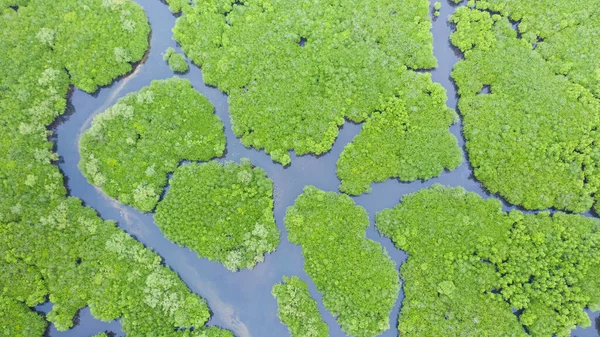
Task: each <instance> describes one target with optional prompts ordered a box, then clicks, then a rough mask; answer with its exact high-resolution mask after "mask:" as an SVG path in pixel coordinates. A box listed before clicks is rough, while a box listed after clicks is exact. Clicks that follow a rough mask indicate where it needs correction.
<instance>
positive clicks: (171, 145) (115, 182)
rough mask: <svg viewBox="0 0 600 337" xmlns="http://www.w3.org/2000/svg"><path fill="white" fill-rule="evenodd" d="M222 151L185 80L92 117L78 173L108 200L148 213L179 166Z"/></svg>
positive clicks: (203, 103) (203, 104) (216, 122)
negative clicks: (110, 198) (108, 198)
mask: <svg viewBox="0 0 600 337" xmlns="http://www.w3.org/2000/svg"><path fill="white" fill-rule="evenodd" d="M224 149H225V133H224V132H223V123H221V120H220V119H219V117H217V116H216V115H215V114H214V107H213V105H212V104H211V103H210V102H209V101H208V99H206V98H205V97H204V96H202V95H201V94H200V93H198V92H197V91H196V90H194V89H193V88H192V86H191V84H190V82H189V81H188V80H183V79H179V78H172V79H168V80H163V81H153V82H152V84H151V85H150V86H149V87H146V88H143V89H142V90H140V91H139V92H136V93H133V94H129V95H127V96H125V97H124V98H122V99H120V100H119V101H118V102H117V103H116V104H115V105H114V106H112V107H110V108H109V109H108V110H106V111H105V112H103V113H101V114H99V115H98V116H96V117H94V121H93V123H92V126H91V127H90V129H89V130H87V131H86V132H85V133H84V134H83V135H82V137H81V140H80V152H81V161H80V163H79V168H80V169H81V171H82V172H83V174H84V175H85V176H86V178H87V179H88V181H89V182H90V183H92V184H94V185H96V186H99V187H101V188H102V190H103V191H104V192H105V193H106V194H108V195H109V196H111V197H113V198H117V199H118V200H119V202H121V203H123V204H127V205H132V206H133V207H135V208H137V209H139V210H141V211H144V212H149V211H152V210H153V209H154V208H155V206H156V203H157V202H158V199H159V196H160V194H161V193H162V190H163V188H164V186H165V185H166V183H167V173H168V172H173V171H174V170H175V169H176V168H177V166H178V165H179V162H180V161H182V160H200V161H205V160H210V159H212V158H214V157H218V156H221V155H222V154H223V151H224Z"/></svg>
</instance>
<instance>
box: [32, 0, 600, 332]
mask: <svg viewBox="0 0 600 337" xmlns="http://www.w3.org/2000/svg"><path fill="white" fill-rule="evenodd" d="M137 2H138V3H139V4H140V5H141V6H143V8H144V9H145V11H146V13H147V15H148V19H149V22H150V25H151V27H152V37H151V43H150V45H151V49H150V52H149V55H148V58H147V59H146V61H145V62H144V63H143V64H141V65H139V66H138V68H137V69H136V70H135V72H134V73H132V74H131V75H129V76H127V77H125V78H122V79H120V80H119V81H117V82H116V83H114V84H113V85H112V86H110V87H107V88H103V89H101V90H100V91H99V92H98V93H96V94H94V95H89V94H86V93H85V92H83V91H80V90H75V91H74V93H73V95H72V98H71V108H70V109H69V111H70V113H69V114H67V115H65V116H63V117H62V118H61V122H60V123H58V124H57V127H56V129H55V132H56V138H55V141H56V147H57V151H58V153H59V155H60V157H61V161H60V163H59V166H60V168H61V170H62V172H63V174H64V175H65V180H66V184H67V186H68V188H69V192H70V194H71V195H72V196H75V197H78V198H80V199H82V200H83V201H84V203H85V204H86V205H87V206H89V207H92V208H94V209H95V210H97V211H98V213H99V214H100V215H101V216H102V218H104V219H106V220H114V221H116V222H117V223H118V225H119V226H120V227H121V228H123V229H124V230H125V231H127V232H128V233H130V234H131V235H133V236H134V237H135V238H137V239H138V240H139V241H141V242H142V243H144V244H145V245H146V246H148V247H150V248H152V249H153V250H155V251H156V252H157V253H158V254H159V255H161V256H162V257H163V258H164V260H165V263H166V264H167V265H168V266H170V267H171V268H172V269H173V270H174V271H176V272H177V273H178V274H179V276H180V277H181V278H182V279H183V281H184V282H185V283H186V284H187V285H188V286H189V287H190V289H191V290H192V291H193V292H195V293H197V294H199V295H200V296H202V297H204V298H205V299H206V300H207V301H208V304H209V306H210V308H211V310H212V312H213V313H214V315H213V317H212V318H211V320H210V322H209V325H218V326H221V327H224V328H226V329H230V330H232V331H233V332H234V334H235V335H236V336H237V337H249V336H253V337H279V336H289V333H288V331H287V328H286V327H285V326H284V325H282V324H281V323H280V322H279V319H278V318H277V306H276V302H275V299H274V298H273V297H272V295H271V287H272V286H273V284H275V283H277V282H280V281H281V278H282V276H284V275H298V276H299V277H300V278H302V279H303V280H305V281H306V282H307V283H308V284H309V290H310V292H311V294H312V295H313V297H314V298H316V299H317V301H318V304H319V310H320V311H321V314H322V315H323V317H324V319H325V321H326V322H327V324H328V325H329V327H330V334H331V336H333V337H340V336H346V335H345V334H344V333H343V332H342V330H341V329H340V327H339V325H338V324H337V323H336V321H335V318H334V317H333V316H332V315H331V314H330V313H329V312H327V311H326V310H325V308H324V307H323V305H322V301H321V295H320V294H319V293H318V292H317V291H316V288H315V286H314V283H313V282H312V281H311V279H310V278H309V277H308V276H307V275H306V274H305V273H304V270H303V262H304V261H303V258H302V254H301V249H300V247H299V246H295V245H293V244H291V243H289V241H288V240H287V232H286V230H285V226H284V223H283V218H284V215H285V210H286V208H287V207H289V206H291V205H293V203H294V200H295V199H296V198H297V197H298V195H300V194H301V193H302V189H303V187H304V186H306V185H314V186H316V187H318V188H320V189H322V190H326V191H337V188H338V185H339V180H338V179H337V177H336V174H335V168H336V166H335V164H336V161H337V159H338V157H339V154H340V153H341V151H342V149H343V148H344V146H345V145H346V144H347V143H349V142H350V141H351V140H352V138H353V137H354V136H355V135H356V134H358V132H359V131H360V128H361V126H360V125H354V124H351V123H346V124H345V125H344V126H343V128H342V129H341V130H340V134H339V137H338V139H337V140H336V142H335V145H334V147H333V149H332V150H331V151H330V152H329V153H327V154H326V155H324V156H321V157H319V158H316V157H314V156H302V157H295V156H292V165H291V166H290V167H288V168H283V167H281V165H278V164H274V163H273V162H272V161H271V159H270V157H269V156H268V155H266V154H265V153H264V152H259V151H255V150H252V149H247V148H245V147H244V146H243V145H242V144H241V143H240V142H239V140H238V139H237V138H236V137H235V136H234V135H233V133H232V131H231V125H230V120H229V110H228V104H227V97H226V96H225V95H224V94H222V93H221V92H220V91H219V90H218V89H216V88H212V87H208V86H206V85H205V84H204V83H203V82H202V74H201V71H200V69H199V68H198V67H194V66H193V67H191V68H190V71H189V72H188V73H186V74H185V75H183V76H181V77H183V78H186V79H188V80H190V81H191V83H192V85H193V86H194V88H195V89H196V90H198V91H199V92H200V93H202V94H203V95H205V96H206V97H207V98H208V99H209V100H210V101H211V102H212V103H213V104H214V105H215V111H216V114H217V115H218V116H219V117H220V118H221V120H222V121H223V123H224V125H225V131H226V135H227V155H226V156H225V158H224V159H223V160H230V161H235V162H239V160H240V158H249V159H250V160H251V161H252V163H254V164H255V165H257V166H259V167H261V168H262V169H264V170H265V171H266V172H267V175H268V176H269V178H271V179H272V180H273V182H274V185H275V209H274V213H275V219H276V222H277V226H278V227H279V229H280V231H281V233H282V239H281V244H280V246H279V247H278V249H277V251H276V252H274V253H273V254H270V255H268V256H267V257H266V259H265V262H263V263H259V264H258V265H257V266H256V267H255V268H254V269H253V270H243V271H240V272H237V273H232V272H230V271H228V270H227V269H225V268H224V267H223V266H222V265H221V264H220V263H216V262H211V261H208V260H206V259H200V258H198V257H197V255H196V253H194V252H192V251H190V250H188V249H186V248H182V247H179V246H177V245H176V244H174V243H172V242H170V241H169V240H167V239H165V238H164V236H163V235H162V233H161V232H160V231H159V229H158V227H157V226H156V225H155V224H154V221H153V218H152V214H142V213H140V212H138V211H136V210H134V209H133V208H131V207H127V206H122V205H120V204H118V203H117V202H115V201H114V200H112V199H110V198H108V197H106V196H105V195H104V194H103V193H102V192H101V191H100V190H99V189H97V188H96V187H94V186H92V185H90V184H89V183H88V182H87V180H86V179H85V178H84V177H83V175H82V174H81V172H80V171H79V169H78V167H77V165H78V163H79V151H78V141H79V138H80V136H81V133H82V132H83V131H85V130H86V129H87V128H88V127H89V125H90V122H91V119H92V118H93V116H95V115H96V114H98V113H100V112H102V111H104V110H105V109H106V108H108V107H109V106H111V105H112V104H114V103H115V102H116V100H118V99H119V98H121V97H123V96H124V95H126V94H128V93H131V92H135V91H138V90H140V89H141V88H142V87H144V86H147V85H149V84H150V82H151V81H152V80H157V79H166V78H169V77H172V76H173V73H172V71H171V70H170V69H169V67H168V65H167V64H166V62H164V61H163V60H162V53H163V52H164V51H165V50H166V49H167V48H168V47H174V48H175V49H177V50H178V51H180V48H179V47H178V46H177V45H176V43H175V41H174V40H172V33H171V29H172V27H173V26H174V25H175V19H176V18H175V17H174V16H173V15H171V14H170V13H169V11H168V8H167V6H166V5H165V4H163V3H162V2H160V1H158V0H151V1H148V0H144V1H142V0H137ZM432 4H433V1H432ZM454 10H455V7H453V6H451V5H450V4H449V3H447V2H444V3H443V6H442V9H441V15H440V17H439V18H437V19H436V20H435V21H434V22H433V29H432V32H433V36H434V52H435V56H436V57H437V59H438V64H439V66H438V68H436V69H435V70H433V71H431V72H430V73H431V74H432V77H433V80H434V81H436V82H439V83H441V84H442V85H443V86H444V87H445V88H446V90H447V92H448V97H449V99H448V106H450V107H452V108H456V102H457V97H456V90H455V88H454V85H453V83H452V81H451V79H450V73H451V71H452V68H453V66H454V64H455V63H456V62H457V61H458V60H459V59H460V55H459V54H457V53H456V51H455V50H454V49H453V48H452V46H451V45H450V42H449V36H450V33H451V30H452V27H451V26H450V25H449V24H448V23H447V20H446V19H447V17H448V16H449V15H451V13H452V12H453V11H454ZM451 131H452V132H453V133H454V134H455V135H456V136H457V138H458V141H459V144H460V145H461V146H462V147H463V148H464V138H463V137H462V135H461V124H460V122H459V123H457V124H455V125H453V126H452V127H451ZM434 183H441V184H444V185H449V186H463V187H464V188H465V189H467V190H469V191H472V192H476V193H478V194H480V195H482V196H484V197H490V195H489V193H487V192H486V191H485V190H484V189H483V188H481V186H480V184H479V183H478V182H477V181H476V180H474V179H473V177H472V170H471V168H470V167H469V165H468V162H467V160H466V158H465V161H464V163H463V164H462V165H461V166H460V167H459V168H458V169H456V170H454V171H452V172H445V173H443V174H442V175H441V176H440V177H438V178H435V179H431V180H428V181H425V182H421V181H417V182H413V183H400V182H398V181H397V180H390V181H387V182H385V183H379V184H375V185H374V186H373V191H372V193H370V194H367V195H362V196H359V197H355V198H354V200H355V201H356V203H357V204H358V205H361V206H362V207H364V208H365V209H366V210H367V212H368V213H369V216H370V218H371V226H370V227H369V228H368V230H367V236H368V237H369V238H370V239H372V240H375V241H377V242H379V243H381V244H382V245H383V246H384V247H385V249H386V250H387V251H388V253H389V254H390V256H391V257H392V259H394V261H396V265H397V267H399V266H400V264H401V263H402V262H403V261H404V260H405V259H406V254H404V253H403V252H401V251H399V250H397V249H396V248H394V246H393V245H392V243H391V242H390V240H388V239H385V238H382V237H381V236H380V235H379V234H378V233H377V231H376V230H375V228H374V224H373V222H374V217H375V214H376V213H377V212H379V211H381V210H382V209H385V208H390V207H393V206H395V205H396V204H398V201H399V200H400V198H401V197H402V196H403V195H405V194H409V193H413V192H415V191H417V190H420V189H422V188H426V187H429V186H431V185H432V184H434ZM504 208H505V209H506V210H509V209H513V208H514V207H511V206H510V205H508V204H506V203H505V205H504ZM402 298H403V295H402V293H401V294H400V296H399V298H398V300H397V302H396V305H395V307H394V309H393V310H392V312H391V314H390V325H391V328H390V329H389V330H388V331H386V332H385V333H383V334H382V335H381V336H386V337H392V336H397V334H398V332H397V329H396V326H397V316H398V312H399V309H400V306H401V301H402ZM50 308H51V304H45V305H43V306H39V307H38V310H40V311H43V312H47V311H49V310H50ZM102 331H112V332H114V333H116V335H117V336H120V335H123V332H122V331H121V330H120V323H119V322H118V321H114V322H108V323H106V322H100V321H98V320H95V319H94V318H93V317H92V316H91V314H90V312H89V309H87V308H85V309H83V310H81V312H80V315H79V324H78V325H77V326H76V327H75V328H74V329H72V330H70V331H66V332H58V331H56V329H55V328H54V327H53V326H51V327H50V329H49V333H48V334H49V335H50V336H52V337H62V336H91V335H93V334H96V333H98V332H102ZM575 335H577V336H597V333H596V330H595V329H594V328H593V327H590V328H588V329H578V330H576V331H575Z"/></svg>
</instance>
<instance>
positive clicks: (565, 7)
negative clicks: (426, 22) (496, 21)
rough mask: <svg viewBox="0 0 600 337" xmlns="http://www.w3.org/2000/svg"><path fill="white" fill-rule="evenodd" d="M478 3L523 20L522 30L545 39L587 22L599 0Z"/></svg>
mask: <svg viewBox="0 0 600 337" xmlns="http://www.w3.org/2000/svg"><path fill="white" fill-rule="evenodd" d="M476 5H477V8H478V9H482V10H490V11H493V12H500V13H501V14H502V15H504V16H507V17H509V18H511V19H512V20H514V21H519V31H520V32H521V33H523V34H524V35H531V34H533V36H536V35H537V36H539V37H541V38H547V37H549V36H551V35H553V34H555V33H556V32H558V31H561V30H563V29H565V28H567V27H572V26H574V25H577V24H579V23H581V22H583V21H586V20H588V19H589V18H590V17H593V16H594V15H596V12H597V10H598V3H597V2H596V0H580V1H561V2H557V1H552V0H536V1H520V0H478V1H477V2H476Z"/></svg>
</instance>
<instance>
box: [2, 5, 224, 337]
mask: <svg viewBox="0 0 600 337" xmlns="http://www.w3.org/2000/svg"><path fill="white" fill-rule="evenodd" d="M13 5H14V6H18V8H11V7H8V6H13ZM149 31H150V29H149V26H148V22H147V19H146V16H145V15H144V12H143V10H142V8H141V7H140V6H139V5H137V4H135V3H133V2H132V1H129V0H115V1H110V0H90V1H85V3H79V2H73V1H67V0H57V1H42V0H30V1H26V0H20V1H19V0H8V1H6V0H3V1H0V49H1V50H2V52H1V53H0V73H1V74H2V76H0V131H1V132H0V134H1V135H2V136H0V162H1V163H2V165H0V272H1V274H2V278H1V279H0V283H2V284H1V285H0V322H2V323H3V324H0V334H2V335H8V336H19V335H23V336H42V334H43V333H44V330H45V327H46V323H45V322H44V319H43V317H42V316H40V315H38V314H36V313H34V312H32V311H31V310H30V309H29V308H28V307H30V306H33V305H36V304H39V303H41V302H44V301H45V300H46V298H48V299H49V300H50V301H51V302H53V304H54V305H53V307H52V310H51V311H50V312H49V313H48V315H47V317H46V318H47V319H48V320H49V321H50V322H53V323H54V324H55V326H56V328H57V329H59V330H67V329H69V328H70V327H72V325H73V317H74V315H75V314H76V312H77V311H78V310H79V309H81V308H83V307H85V306H89V307H90V309H91V312H92V314H93V315H94V316H95V317H97V318H99V319H102V320H113V319H116V318H119V317H122V320H121V323H122V326H123V331H125V332H126V333H127V334H129V335H132V336H148V335H159V336H174V335H179V336H192V335H196V336H202V334H204V333H205V332H209V331H216V329H218V328H209V329H205V328H204V327H203V326H204V324H205V323H206V321H207V320H208V318H209V316H210V312H209V309H208V307H207V305H206V303H205V301H204V300H203V299H202V298H200V297H199V296H197V295H195V294H193V293H191V292H190V290H189V289H188V288H187V286H186V285H185V284H184V283H183V282H182V281H181V280H180V279H179V277H178V276H177V274H176V273H174V272H173V271H171V270H170V269H169V268H167V267H165V266H164V265H163V264H162V261H161V258H160V257H159V256H158V255H157V254H155V253H154V252H152V251H151V250H150V249H147V248H145V247H144V246H143V245H142V244H141V243H140V242H138V241H136V240H134V239H133V238H132V237H131V236H129V235H128V234H127V233H125V232H124V231H122V230H120V229H118V228H117V227H116V226H115V224H114V223H112V222H106V221H103V220H102V219H101V218H100V217H99V216H98V215H97V214H96V212H95V211H94V210H92V209H90V208H87V207H84V206H83V205H82V203H81V201H80V200H79V199H76V198H72V197H67V191H66V189H65V185H64V181H63V176H62V175H61V173H60V171H59V169H58V167H57V166H56V165H54V164H55V162H54V161H55V160H56V159H58V156H57V155H56V154H55V153H53V152H52V143H51V142H49V141H48V136H49V135H50V132H49V131H47V129H46V127H47V126H48V125H49V124H51V123H52V121H53V120H54V119H55V118H56V117H57V116H59V115H60V114H62V113H63V112H64V110H65V108H66V99H65V97H67V92H68V89H69V86H70V85H71V84H73V85H76V86H78V87H80V88H81V89H83V90H86V91H88V92H92V91H94V90H96V88H97V87H98V86H102V85H105V84H108V83H110V81H112V80H113V79H114V78H115V77H117V76H120V75H123V74H125V73H126V72H128V71H130V70H131V69H132V65H131V63H132V62H137V61H139V60H140V59H141V58H142V56H143V55H144V53H145V51H146V50H147V47H148V34H149ZM67 72H68V73H67ZM69 75H70V76H69ZM5 282H7V283H8V284H5ZM7 322H8V323H7ZM190 327H195V329H194V330H191V329H189V328H190ZM223 334H225V335H227V334H228V335H230V336H231V334H230V332H223Z"/></svg>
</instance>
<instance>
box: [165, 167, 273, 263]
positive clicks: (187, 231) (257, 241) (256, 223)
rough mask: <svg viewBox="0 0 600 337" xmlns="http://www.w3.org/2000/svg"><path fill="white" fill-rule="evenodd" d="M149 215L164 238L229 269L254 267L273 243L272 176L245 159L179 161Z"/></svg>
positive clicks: (271, 247)
mask: <svg viewBox="0 0 600 337" xmlns="http://www.w3.org/2000/svg"><path fill="white" fill-rule="evenodd" d="M154 218H155V220H156V224H157V225H158V227H159V228H160V230H161V231H162V232H163V233H164V234H165V237H167V238H168V239H169V240H171V241H173V242H176V243H178V244H180V245H183V246H186V247H189V248H190V249H192V250H194V251H196V252H197V253H198V255H199V256H200V257H206V258H208V259H210V260H214V261H218V262H221V263H223V265H225V267H226V268H227V269H229V270H232V271H236V270H238V269H242V268H252V267H254V265H255V264H256V263H258V262H262V261H263V260H264V256H263V255H264V254H265V253H268V252H272V251H274V250H275V248H276V247H277V245H278V244H279V230H278V229H277V226H276V225H275V219H274V218H273V182H272V181H271V180H270V179H269V178H267V176H266V173H265V171H263V170H262V169H260V168H257V167H253V166H252V163H251V162H250V161H249V160H247V159H242V162H241V164H235V163H226V164H225V165H221V164H220V163H218V162H216V161H211V162H209V163H206V164H200V165H198V164H189V165H184V166H181V167H179V168H178V169H177V170H176V171H175V173H174V174H173V178H172V179H171V181H170V188H169V191H168V192H167V195H166V196H165V199H164V200H162V201H161V202H160V203H159V204H158V207H157V209H156V215H155V217H154Z"/></svg>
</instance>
